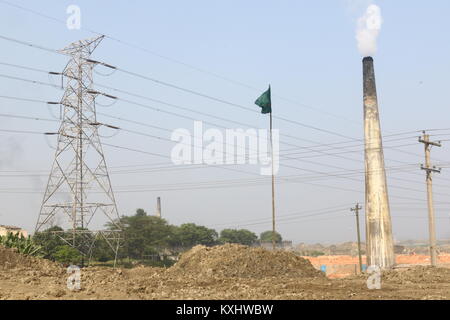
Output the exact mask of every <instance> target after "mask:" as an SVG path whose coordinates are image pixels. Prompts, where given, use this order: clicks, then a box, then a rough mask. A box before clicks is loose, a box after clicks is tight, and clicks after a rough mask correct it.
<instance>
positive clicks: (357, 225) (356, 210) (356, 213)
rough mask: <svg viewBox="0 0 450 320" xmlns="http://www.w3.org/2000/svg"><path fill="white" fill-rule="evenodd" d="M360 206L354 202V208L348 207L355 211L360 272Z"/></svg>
mask: <svg viewBox="0 0 450 320" xmlns="http://www.w3.org/2000/svg"><path fill="white" fill-rule="evenodd" d="M361 209H362V207H361V206H360V205H359V203H357V204H356V206H355V207H354V208H350V211H352V212H353V211H354V212H355V216H356V232H357V234H358V258H359V271H360V272H361V273H362V256H361V233H360V231H359V210H361Z"/></svg>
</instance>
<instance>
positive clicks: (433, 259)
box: [419, 131, 442, 266]
mask: <svg viewBox="0 0 450 320" xmlns="http://www.w3.org/2000/svg"><path fill="white" fill-rule="evenodd" d="M419 142H420V143H423V144H424V146H425V166H424V165H422V166H421V169H422V170H425V171H426V180H427V200H428V230H429V236H430V257H431V265H432V266H436V264H437V255H436V228H435V221H434V205H433V178H432V173H441V169H437V168H436V167H435V166H433V167H432V166H431V161H430V152H431V147H432V146H435V147H441V146H442V145H441V143H440V142H432V141H430V136H429V135H428V134H426V133H425V131H424V132H423V137H420V138H419Z"/></svg>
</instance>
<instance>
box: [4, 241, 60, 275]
mask: <svg viewBox="0 0 450 320" xmlns="http://www.w3.org/2000/svg"><path fill="white" fill-rule="evenodd" d="M13 269H20V270H33V271H36V272H39V273H40V274H41V275H42V274H46V273H52V274H54V273H60V271H61V270H62V268H61V267H60V266H59V265H58V264H56V263H54V262H51V261H49V260H45V259H40V258H35V257H30V256H26V255H23V254H20V253H18V252H17V251H16V250H15V249H10V248H5V247H2V246H0V270H13Z"/></svg>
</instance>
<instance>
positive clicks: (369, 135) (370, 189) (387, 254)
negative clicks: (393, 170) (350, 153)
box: [363, 57, 395, 269]
mask: <svg viewBox="0 0 450 320" xmlns="http://www.w3.org/2000/svg"><path fill="white" fill-rule="evenodd" d="M363 78H364V138H365V148H364V151H365V180H366V206H365V214H366V246H367V249H366V255H367V265H368V266H372V265H375V266H379V267H380V268H381V269H388V268H391V267H393V266H394V264H395V256H394V243H393V238H392V223H391V215H390V209H389V198H388V189H387V183H386V171H385V167H384V155H383V143H382V139H381V128H380V118H379V114H378V101H377V89H376V84H375V71H374V65H373V59H372V57H365V58H364V59H363Z"/></svg>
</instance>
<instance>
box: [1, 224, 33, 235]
mask: <svg viewBox="0 0 450 320" xmlns="http://www.w3.org/2000/svg"><path fill="white" fill-rule="evenodd" d="M8 233H12V234H19V235H21V236H24V237H25V238H26V237H28V232H27V231H26V230H24V229H21V228H19V227H14V226H4V225H1V224H0V236H6V235H8Z"/></svg>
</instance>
